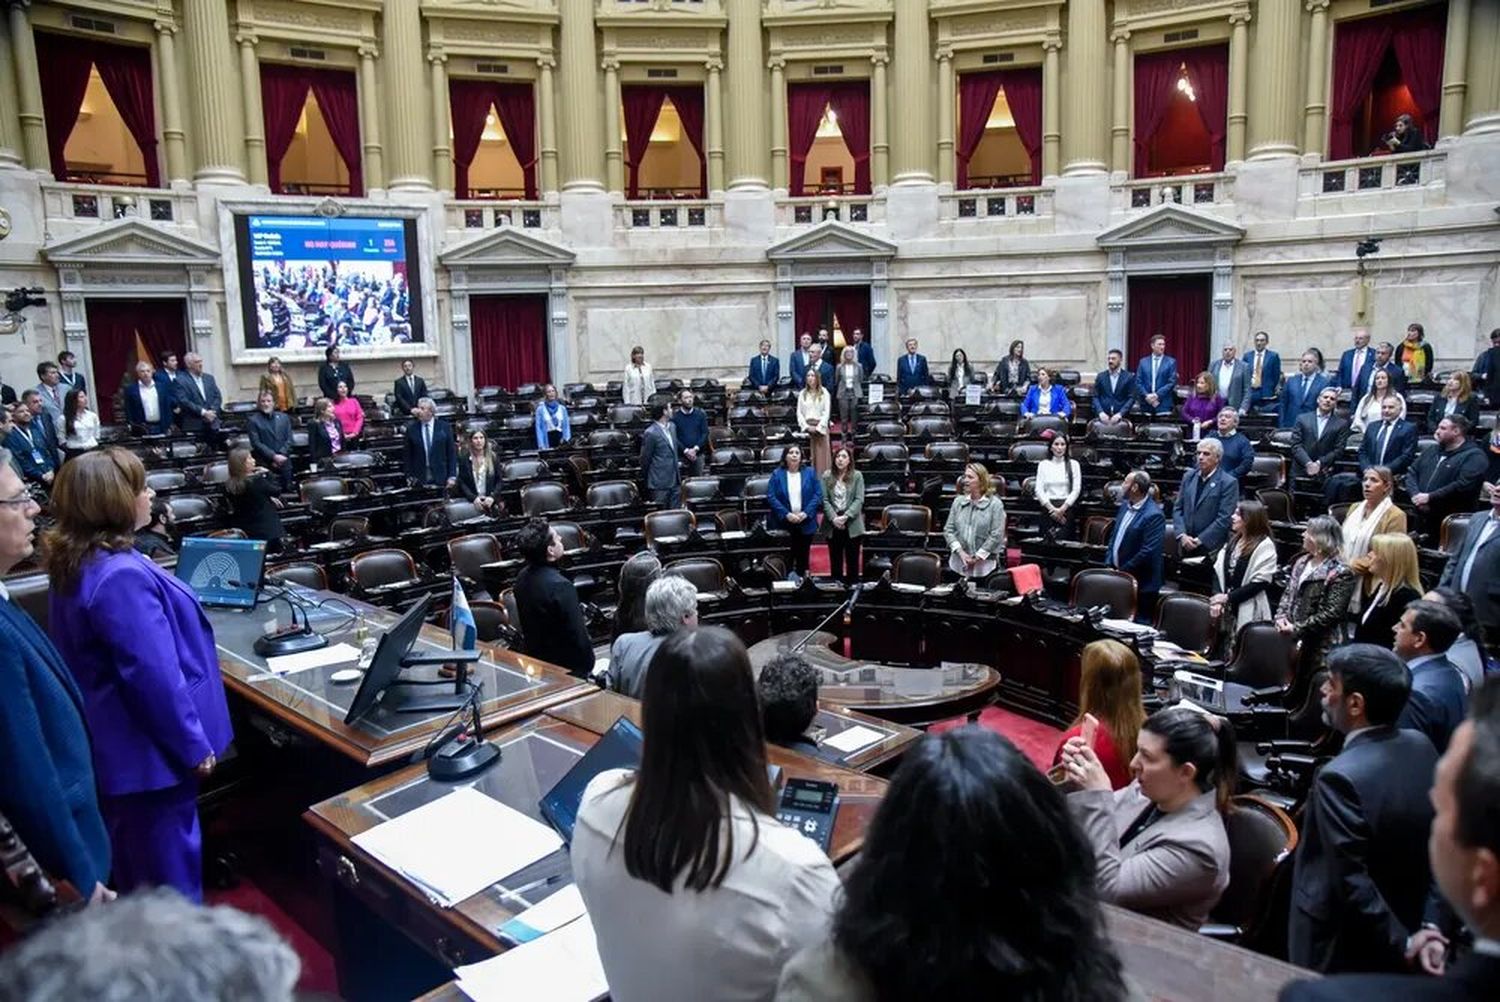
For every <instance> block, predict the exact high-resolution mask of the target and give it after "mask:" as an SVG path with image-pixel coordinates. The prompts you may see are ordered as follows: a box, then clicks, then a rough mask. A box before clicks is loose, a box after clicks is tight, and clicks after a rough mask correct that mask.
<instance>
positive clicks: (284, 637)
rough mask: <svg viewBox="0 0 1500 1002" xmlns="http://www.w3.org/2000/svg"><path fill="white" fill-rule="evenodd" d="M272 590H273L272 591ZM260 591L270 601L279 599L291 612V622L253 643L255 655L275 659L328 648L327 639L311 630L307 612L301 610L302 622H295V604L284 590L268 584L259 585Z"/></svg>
mask: <svg viewBox="0 0 1500 1002" xmlns="http://www.w3.org/2000/svg"><path fill="white" fill-rule="evenodd" d="M272 588H275V590H274V591H272ZM261 591H263V592H266V593H267V594H269V595H270V596H271V600H272V601H275V600H277V599H280V600H281V601H283V602H285V603H286V604H287V608H288V609H291V610H292V622H291V624H290V625H289V626H285V627H282V628H281V629H279V630H273V631H271V632H270V633H267V634H264V635H262V636H261V637H259V638H257V639H256V641H255V653H256V654H259V655H260V656H261V657H263V658H268V657H277V656H280V655H284V654H300V653H302V652H304V651H316V650H320V649H321V648H324V647H327V646H328V638H327V637H325V636H323V635H322V634H321V633H318V632H316V631H315V630H314V629H313V628H312V622H311V621H310V620H309V619H308V618H307V610H306V609H303V610H302V622H301V623H298V622H297V603H296V602H293V601H292V599H291V596H290V595H288V594H287V590H286V589H285V588H281V587H277V586H275V585H272V584H270V583H269V582H267V583H265V584H262V585H261Z"/></svg>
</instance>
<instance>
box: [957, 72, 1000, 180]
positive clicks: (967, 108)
mask: <svg viewBox="0 0 1500 1002" xmlns="http://www.w3.org/2000/svg"><path fill="white" fill-rule="evenodd" d="M1000 76H1001V75H1000V74H999V73H964V74H961V75H960V76H959V78H958V148H957V149H956V150H954V153H956V154H957V156H958V177H957V182H958V187H959V188H967V187H968V186H969V161H970V160H971V159H973V157H974V151H975V150H977V149H979V143H980V142H981V141H982V140H983V139H984V127H985V124H986V123H987V122H989V120H990V111H991V110H992V109H993V108H994V107H995V98H997V97H999V96H1000Z"/></svg>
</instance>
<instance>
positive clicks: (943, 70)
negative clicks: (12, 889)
mask: <svg viewBox="0 0 1500 1002" xmlns="http://www.w3.org/2000/svg"><path fill="white" fill-rule="evenodd" d="M937 59H938V86H937V101H938V107H937V121H938V138H937V168H938V169H937V179H938V184H946V185H947V186H948V187H950V188H951V187H953V183H954V181H955V179H956V178H955V175H956V174H957V172H958V164H957V162H956V160H955V156H956V154H955V151H954V142H955V140H954V136H953V130H954V124H953V111H954V106H955V105H956V104H957V103H958V84H957V82H956V81H955V80H954V79H953V50H952V49H951V48H949V47H948V46H946V45H945V46H943V47H942V48H940V49H938V52H937Z"/></svg>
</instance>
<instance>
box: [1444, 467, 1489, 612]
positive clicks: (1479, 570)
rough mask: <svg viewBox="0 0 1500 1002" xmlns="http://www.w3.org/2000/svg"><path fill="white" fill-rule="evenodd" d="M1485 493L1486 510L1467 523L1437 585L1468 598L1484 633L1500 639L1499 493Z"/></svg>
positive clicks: (1487, 490)
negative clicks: (1487, 503) (1461, 541)
mask: <svg viewBox="0 0 1500 1002" xmlns="http://www.w3.org/2000/svg"><path fill="white" fill-rule="evenodd" d="M1486 493H1487V495H1488V497H1489V502H1490V507H1489V510H1488V511H1481V512H1476V513H1475V514H1474V517H1473V518H1471V519H1470V520H1469V528H1468V531H1466V532H1465V533H1464V544H1463V546H1461V547H1459V549H1458V552H1457V553H1455V554H1453V556H1451V557H1449V558H1448V563H1447V564H1446V565H1445V566H1444V567H1443V576H1442V578H1441V579H1439V581H1438V584H1439V585H1443V586H1446V587H1449V588H1457V589H1458V590H1459V591H1461V592H1463V593H1464V594H1466V595H1468V596H1469V598H1470V600H1472V601H1473V603H1474V617H1475V618H1476V619H1478V620H1479V623H1480V625H1481V626H1483V627H1484V630H1485V633H1486V634H1487V635H1488V636H1490V637H1500V545H1497V544H1500V490H1490V489H1486Z"/></svg>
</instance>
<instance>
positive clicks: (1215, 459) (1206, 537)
mask: <svg viewBox="0 0 1500 1002" xmlns="http://www.w3.org/2000/svg"><path fill="white" fill-rule="evenodd" d="M1223 458H1224V447H1223V446H1221V445H1220V444H1219V443H1218V442H1216V441H1215V440H1214V439H1211V438H1206V439H1204V440H1203V441H1201V442H1199V443H1198V468H1197V469H1196V470H1189V471H1188V472H1187V473H1185V474H1184V475H1183V477H1182V489H1181V490H1179V491H1178V492H1177V503H1176V505H1174V506H1173V508H1172V531H1174V532H1176V533H1177V548H1178V550H1179V551H1180V552H1181V553H1182V555H1183V556H1185V557H1196V556H1202V555H1205V554H1212V553H1216V552H1218V549H1219V547H1221V546H1223V545H1224V541H1225V540H1226V539H1228V538H1229V520H1230V519H1231V518H1232V517H1233V516H1234V506H1235V505H1237V504H1239V501H1240V482H1239V481H1238V480H1236V479H1234V478H1233V477H1231V476H1230V475H1229V474H1227V473H1225V472H1224V471H1223V470H1221V469H1219V464H1220V462H1221V461H1222V460H1223Z"/></svg>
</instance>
